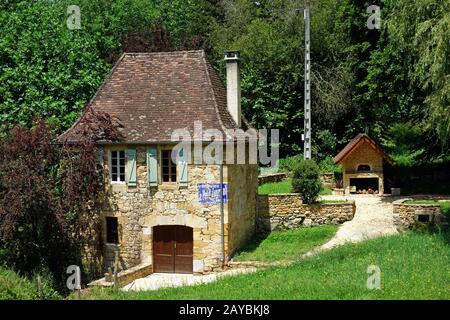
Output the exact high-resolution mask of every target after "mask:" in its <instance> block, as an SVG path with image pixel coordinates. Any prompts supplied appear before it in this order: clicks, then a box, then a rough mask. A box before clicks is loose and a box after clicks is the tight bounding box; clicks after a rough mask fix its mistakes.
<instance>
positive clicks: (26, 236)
mask: <svg viewBox="0 0 450 320" xmlns="http://www.w3.org/2000/svg"><path fill="white" fill-rule="evenodd" d="M83 120H84V123H85V126H84V128H85V129H84V130H83V132H82V133H83V135H82V136H81V139H79V140H78V141H77V143H73V142H71V143H63V144H59V143H55V140H54V133H53V131H52V128H51V127H50V126H49V125H48V124H47V123H46V122H45V121H44V120H42V119H40V120H36V121H35V122H34V126H33V127H32V128H31V129H28V128H25V127H16V128H14V129H13V130H12V132H11V133H10V134H9V135H8V136H6V137H4V138H2V139H1V141H0V245H1V247H2V249H4V255H5V258H6V261H7V263H8V265H9V266H11V267H13V268H15V269H16V270H19V271H21V272H24V273H26V274H29V275H30V274H32V273H33V272H34V271H36V270H40V269H41V268H42V267H44V268H46V269H48V270H50V272H51V273H52V274H53V275H54V277H55V280H57V281H56V282H57V283H58V284H60V285H62V284H64V283H65V282H64V278H63V277H65V274H64V271H65V269H66V268H67V267H68V266H69V265H71V264H76V265H79V266H80V267H81V266H83V259H82V258H87V259H85V261H86V264H85V265H84V266H85V267H86V269H84V271H85V272H89V273H90V274H91V275H92V274H96V273H97V274H98V269H97V270H96V269H95V268H96V267H98V266H99V261H98V260H96V259H98V258H99V256H98V254H99V252H98V251H96V250H97V249H98V247H96V246H91V245H92V243H97V244H98V238H97V237H98V234H99V233H98V230H99V229H98V221H99V220H98V219H99V215H98V212H99V211H98V210H100V208H101V203H102V200H103V192H104V187H103V178H104V177H103V172H102V171H101V170H99V169H98V156H97V150H96V149H97V148H96V146H95V145H94V144H93V141H94V138H95V137H96V136H102V137H104V133H108V136H109V138H110V139H119V137H120V135H119V134H118V131H117V128H115V127H110V126H109V125H108V124H110V123H112V121H109V120H108V116H107V115H104V114H99V113H92V112H89V110H88V111H87V112H86V113H85V117H83ZM105 120H106V121H105ZM105 124H106V125H105ZM91 129H92V130H91ZM85 133H89V134H85ZM86 248H89V255H87V253H88V252H86V251H85V249H86Z"/></svg>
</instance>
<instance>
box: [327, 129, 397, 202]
mask: <svg viewBox="0 0 450 320" xmlns="http://www.w3.org/2000/svg"><path fill="white" fill-rule="evenodd" d="M333 160H334V162H335V163H336V164H340V165H342V167H343V187H344V189H345V193H346V194H348V193H365V194H383V193H384V174H383V167H384V165H385V164H386V163H387V164H393V162H394V161H393V160H392V159H391V158H390V157H389V156H388V155H387V154H386V153H385V152H384V151H383V150H382V149H381V147H380V146H379V145H378V144H377V143H376V142H375V141H373V140H372V139H371V138H370V137H369V136H368V135H367V134H358V135H357V136H356V137H355V138H354V139H353V140H351V141H350V142H349V143H348V144H347V145H346V146H345V147H344V149H342V151H341V152H339V154H338V155H336V157H334V159H333Z"/></svg>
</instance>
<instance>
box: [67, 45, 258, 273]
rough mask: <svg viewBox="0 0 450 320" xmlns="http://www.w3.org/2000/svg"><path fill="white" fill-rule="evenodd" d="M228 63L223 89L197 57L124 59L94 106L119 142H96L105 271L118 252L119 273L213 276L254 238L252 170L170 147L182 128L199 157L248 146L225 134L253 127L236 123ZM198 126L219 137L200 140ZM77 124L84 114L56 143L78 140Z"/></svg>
mask: <svg viewBox="0 0 450 320" xmlns="http://www.w3.org/2000/svg"><path fill="white" fill-rule="evenodd" d="M225 61H226V68H227V70H226V71H227V72H226V74H227V81H226V82H227V84H226V86H225V85H224V84H223V83H222V81H221V79H220V78H219V76H218V75H217V74H216V71H215V70H214V69H213V67H212V66H211V64H210V63H209V62H208V60H207V58H206V55H205V53H204V51H203V50H199V51H178V52H162V53H125V54H123V55H122V57H121V58H120V59H119V60H118V62H117V63H116V65H115V66H114V68H113V69H112V71H111V73H110V75H109V77H108V78H107V79H106V80H105V82H104V83H103V84H102V86H101V87H100V88H99V90H98V91H97V93H96V94H95V96H94V97H93V99H92V100H91V102H90V105H91V108H92V109H93V110H98V111H102V112H105V113H107V114H109V115H110V116H111V117H112V118H114V119H115V120H116V121H117V123H119V124H120V128H119V130H120V131H121V134H122V135H123V137H124V139H122V140H121V141H120V142H110V141H104V142H103V141H100V142H98V144H99V147H100V150H102V152H101V154H100V159H101V163H102V165H103V167H104V169H105V170H104V172H106V174H105V176H106V179H105V180H106V181H105V186H106V188H107V191H108V197H107V201H106V203H105V206H104V209H103V211H102V217H101V220H102V230H103V231H102V234H101V237H100V238H101V241H100V244H101V246H102V250H103V260H104V263H103V264H104V269H105V270H106V269H107V268H108V267H110V266H112V265H113V263H114V260H115V256H116V254H117V255H118V257H119V262H120V266H121V268H122V269H127V268H130V267H133V266H136V265H138V264H141V263H151V264H152V265H153V271H154V272H173V273H204V272H209V271H212V270H213V269H214V268H218V267H221V266H222V264H223V263H226V262H227V260H228V259H229V258H230V257H231V256H232V255H233V253H235V252H236V250H237V249H238V248H240V247H241V246H242V245H243V244H244V243H245V242H246V241H247V240H248V239H249V238H250V237H251V236H252V235H253V233H254V230H255V215H256V212H255V211H256V193H257V192H256V191H257V184H258V182H257V176H258V167H257V164H248V163H241V164H238V163H235V161H232V160H228V158H227V160H226V161H224V162H223V163H213V164H210V163H206V162H205V161H204V160H202V159H200V161H198V159H195V157H194V155H193V153H192V149H189V150H188V148H191V147H192V146H191V145H189V147H185V148H184V149H176V148H175V147H176V145H177V144H178V143H179V142H180V141H179V140H176V139H174V137H173V133H174V131H175V130H178V129H183V130H184V132H187V133H188V134H190V135H191V137H192V138H193V140H194V144H196V145H197V146H198V145H199V146H200V150H201V151H205V149H206V148H208V146H209V145H210V144H211V142H212V140H214V141H219V142H221V143H222V145H223V144H224V143H225V144H227V145H230V144H231V146H232V149H233V148H234V149H235V148H236V146H237V143H238V142H239V141H245V143H246V144H248V141H249V140H250V139H251V138H252V136H251V135H247V136H246V135H245V134H244V135H242V134H241V135H239V134H235V135H230V132H238V131H239V130H238V129H241V131H242V132H244V131H246V130H247V129H251V127H250V126H249V125H248V123H247V122H246V121H245V119H243V118H242V116H241V102H240V99H241V97H240V76H239V54H238V53H237V52H228V53H227V54H226V55H225ZM200 121H201V126H202V127H203V128H204V129H210V128H212V129H214V130H215V132H219V133H220V134H223V136H222V139H216V138H214V139H212V138H211V137H210V136H207V135H205V134H202V133H200V134H199V133H198V132H196V128H195V123H198V122H200ZM82 125H83V116H81V117H80V119H79V120H78V121H77V122H76V123H75V124H74V126H73V127H72V128H70V129H69V130H68V131H67V132H65V133H64V134H63V135H62V137H63V138H65V139H66V140H68V141H70V140H71V139H74V140H75V139H76V134H77V132H78V131H79V127H82ZM77 130H78V131H77ZM236 130H238V131H236ZM239 137H240V138H239ZM253 138H254V137H253ZM215 139H216V140H215ZM185 151H188V152H186V153H184V152H185ZM173 152H174V154H175V155H176V156H175V158H176V160H178V161H176V160H174V159H173V156H172V155H173ZM221 181H222V184H221ZM220 186H223V189H222V190H223V191H222V192H221V191H220V189H221V188H220Z"/></svg>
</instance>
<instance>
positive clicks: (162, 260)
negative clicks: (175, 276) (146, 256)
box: [153, 226, 194, 273]
mask: <svg viewBox="0 0 450 320" xmlns="http://www.w3.org/2000/svg"><path fill="white" fill-rule="evenodd" d="M193 248H194V245H193V230H192V228H190V227H186V226H155V227H153V272H167V273H192V264H193Z"/></svg>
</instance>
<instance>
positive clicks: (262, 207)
mask: <svg viewBox="0 0 450 320" xmlns="http://www.w3.org/2000/svg"><path fill="white" fill-rule="evenodd" d="M355 209H356V207H355V202H354V201H351V202H343V203H326V204H312V205H307V204H303V202H302V199H301V197H300V195H299V194H296V193H287V194H270V195H259V196H258V210H257V217H256V223H257V229H258V231H260V232H267V231H273V230H286V229H293V228H298V227H300V226H316V225H321V224H341V223H343V222H345V221H349V220H352V219H353V216H354V215H355Z"/></svg>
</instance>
